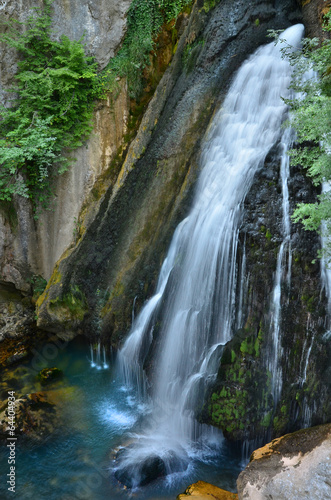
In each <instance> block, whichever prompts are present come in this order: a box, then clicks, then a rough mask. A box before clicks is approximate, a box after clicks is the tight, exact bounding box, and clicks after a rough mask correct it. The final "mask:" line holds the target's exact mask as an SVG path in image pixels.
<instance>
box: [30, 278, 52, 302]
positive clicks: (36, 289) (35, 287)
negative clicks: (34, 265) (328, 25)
mask: <svg viewBox="0 0 331 500" xmlns="http://www.w3.org/2000/svg"><path fill="white" fill-rule="evenodd" d="M27 282H28V283H30V284H31V285H32V295H33V298H34V299H35V300H37V299H38V298H39V297H40V295H41V294H42V293H43V292H44V290H45V288H46V285H47V281H46V280H45V278H43V277H42V276H39V275H36V274H34V275H33V276H32V277H31V278H28V279H27Z"/></svg>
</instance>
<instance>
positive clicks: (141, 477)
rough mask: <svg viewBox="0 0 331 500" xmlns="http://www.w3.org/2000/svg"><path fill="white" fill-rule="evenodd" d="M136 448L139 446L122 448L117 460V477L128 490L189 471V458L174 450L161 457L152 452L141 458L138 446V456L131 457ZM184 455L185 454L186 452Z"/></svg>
mask: <svg viewBox="0 0 331 500" xmlns="http://www.w3.org/2000/svg"><path fill="white" fill-rule="evenodd" d="M136 448H137V444H132V445H130V446H128V447H126V448H121V449H120V450H119V451H118V452H117V455H116V458H115V460H116V462H117V463H118V466H117V468H116V470H115V477H116V479H117V480H118V481H119V482H120V483H121V484H123V485H125V486H126V487H127V488H135V487H138V486H146V485H147V484H149V483H151V482H153V481H155V480H156V479H158V478H160V477H164V476H166V475H167V474H171V473H174V472H184V471H185V470H186V469H187V465H188V457H185V456H183V457H180V456H178V455H177V454H176V453H175V452H174V451H172V450H167V451H165V452H163V453H162V454H160V455H158V454H156V453H152V452H151V454H149V455H146V454H145V455H144V456H141V455H140V454H139V450H138V448H139V446H138V448H137V451H138V452H137V455H136V456H130V455H131V452H132V451H133V450H135V449H136ZM183 453H184V454H185V452H184V450H183ZM185 458H187V459H185Z"/></svg>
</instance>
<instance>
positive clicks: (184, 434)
mask: <svg viewBox="0 0 331 500" xmlns="http://www.w3.org/2000/svg"><path fill="white" fill-rule="evenodd" d="M302 34H303V26H302V25H296V26H293V27H291V28H289V29H288V30H286V31H285V32H284V34H283V37H284V38H286V40H287V41H288V42H289V43H290V44H291V45H294V46H296V45H298V44H299V43H300V40H301V37H302ZM290 80H291V67H290V65H289V63H288V62H287V61H286V60H283V59H282V57H281V54H280V50H279V47H278V46H275V45H274V44H273V43H271V44H268V45H266V46H264V47H261V48H259V49H258V50H257V51H256V52H255V54H253V55H252V56H251V57H250V58H249V59H248V60H247V61H246V62H245V63H244V64H243V65H242V67H241V68H240V70H239V71H238V73H237V75H236V76H235V78H234V81H233V83H232V85H231V88H230V90H229V92H228V95H227V97H226V99H225V101H224V103H223V106H222V108H221V109H220V110H219V111H218V113H217V114H216V115H215V117H214V119H213V123H212V125H211V129H210V131H209V133H208V137H207V139H206V141H205V145H204V148H203V152H202V156H201V166H202V170H201V174H200V177H199V180H198V182H197V186H196V193H195V198H194V201H193V205H192V209H191V211H190V213H189V215H188V217H187V218H186V219H185V220H183V221H182V222H181V223H180V224H179V226H178V227H177V229H176V231H175V234H174V237H173V240H172V243H171V245H170V248H169V252H168V255H167V258H166V260H165V262H164V264H163V266H162V269H161V273H160V277H159V281H158V286H157V290H156V293H155V295H154V296H153V297H152V298H151V299H150V300H149V301H148V302H147V303H146V304H145V306H144V307H143V309H142V311H141V312H140V314H139V315H138V316H137V318H136V319H135V321H134V323H133V326H132V330H131V332H130V335H129V337H128V339H127V341H126V342H125V344H124V346H123V348H122V350H121V351H120V353H119V356H118V371H119V373H120V374H121V376H122V377H123V379H124V382H125V383H126V384H136V385H138V386H140V387H141V386H142V385H144V384H145V377H144V374H143V364H144V361H145V359H146V356H147V354H148V352H149V349H150V346H151V344H152V341H153V335H154V336H155V335H157V346H156V347H155V348H154V350H153V367H154V370H153V378H152V380H151V381H150V383H151V389H150V391H149V397H150V412H149V413H148V415H146V418H145V420H144V421H143V423H142V427H141V432H140V433H139V435H138V434H137V435H136V436H135V439H134V441H133V443H131V444H130V446H128V447H127V448H125V449H123V450H122V453H121V455H120V457H119V463H118V465H117V477H118V478H119V479H120V480H121V479H123V471H128V470H130V484H129V486H132V487H135V486H139V485H143V484H146V481H147V479H146V475H148V473H149V471H150V470H151V469H152V468H153V470H156V474H157V476H162V475H168V474H172V473H182V472H183V471H185V470H186V469H187V467H188V464H189V463H190V460H191V459H192V457H195V456H197V455H199V457H205V456H208V454H209V453H210V452H211V451H210V450H211V449H212V448H213V446H214V445H215V442H217V443H220V441H221V438H220V435H219V434H217V433H216V431H215V430H212V429H211V428H209V427H207V426H202V425H199V424H198V423H197V421H196V420H195V418H194V417H195V410H196V408H197V405H198V402H199V401H201V398H202V396H203V391H204V388H205V384H206V383H208V380H210V378H212V377H213V376H215V374H216V372H217V369H218V361H219V358H220V354H221V352H222V346H223V345H224V344H226V343H227V342H228V341H229V340H230V339H231V336H232V329H233V328H234V326H235V319H236V304H235V290H236V281H237V275H238V270H237V262H236V261H237V247H238V225H239V223H240V217H241V211H242V204H243V201H244V199H245V197H246V195H247V193H248V191H249V189H250V188H251V186H252V183H253V179H254V176H255V174H256V172H257V171H258V170H259V169H260V168H262V166H263V164H264V160H265V158H266V156H267V154H268V152H269V151H270V149H271V148H272V147H273V146H274V144H275V143H276V142H277V141H278V140H279V139H280V137H281V134H282V132H281V124H282V122H283V120H284V119H285V118H286V113H287V108H286V105H285V104H284V102H283V100H282V99H281V97H287V96H288V86H289V84H290ZM285 142H286V141H285ZM284 148H285V150H286V149H287V144H286V145H285V146H284ZM284 168H286V165H284ZM284 183H285V181H284ZM284 183H283V189H286V188H287V185H285V184H286V183H285V184H284ZM285 198H286V196H284V200H285ZM284 203H288V200H287V198H286V200H285V201H284ZM283 224H284V230H285V239H286V241H285V242H284V244H283V247H282V248H281V250H280V257H279V261H280V267H281V265H282V263H283V260H284V259H283V253H284V251H285V247H287V249H289V221H288V215H286V216H284V221H283ZM289 260H290V258H289ZM244 274H245V273H244V272H241V273H239V278H238V279H244ZM288 274H289V273H288ZM288 279H290V275H289V277H288ZM275 294H276V291H275ZM239 306H240V305H239ZM276 321H278V320H277V318H274V322H276ZM156 325H157V333H156V331H155V329H156ZM276 328H277V325H275V329H276ZM277 349H278V345H276V340H275V345H274V354H275V360H276V361H277V359H278V358H277ZM276 358H277V359H276ZM275 360H271V361H270V362H271V363H272V362H275V363H276V361H275ZM140 390H141V394H142V397H145V398H147V394H146V390H143V389H140ZM275 391H276V389H275ZM276 392H278V389H277V391H276ZM275 397H276V395H275ZM215 433H216V434H215ZM152 464H153V467H152Z"/></svg>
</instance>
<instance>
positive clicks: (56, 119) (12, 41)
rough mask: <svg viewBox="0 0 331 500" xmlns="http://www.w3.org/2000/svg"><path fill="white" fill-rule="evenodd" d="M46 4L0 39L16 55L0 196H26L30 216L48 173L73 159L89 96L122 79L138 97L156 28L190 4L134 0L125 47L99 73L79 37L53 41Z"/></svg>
mask: <svg viewBox="0 0 331 500" xmlns="http://www.w3.org/2000/svg"><path fill="white" fill-rule="evenodd" d="M52 1H53V0H44V1H43V8H42V9H34V13H33V15H31V16H30V17H29V18H28V19H27V21H26V22H24V23H19V22H18V21H11V22H10V23H8V26H7V28H8V29H7V31H6V33H5V34H3V35H1V37H0V39H1V41H2V42H5V43H7V44H8V45H10V46H11V47H14V48H15V49H16V50H17V51H18V54H19V58H20V60H19V63H18V71H17V74H16V75H15V84H14V86H13V87H12V88H11V89H10V90H9V92H10V93H11V96H12V99H11V103H10V106H9V107H8V108H4V107H2V109H1V116H2V120H1V122H0V164H1V171H0V201H1V200H4V201H10V200H12V198H13V195H15V194H17V195H20V196H23V197H25V198H30V199H31V200H32V201H33V204H34V208H35V210H36V213H38V211H39V210H40V209H41V208H46V207H47V206H48V205H49V199H50V197H51V196H52V187H51V186H52V179H53V177H54V176H55V175H58V174H61V173H63V172H65V171H66V170H67V169H68V166H69V164H70V163H71V162H72V161H73V158H70V157H69V156H68V152H70V151H72V150H74V149H76V148H77V147H78V146H80V145H82V142H83V141H84V140H85V139H86V138H87V137H88V135H89V133H90V131H91V129H92V124H91V119H92V111H93V101H94V99H95V98H101V99H102V98H106V96H107V93H108V92H114V93H115V92H116V90H117V89H118V88H119V85H118V81H119V80H120V78H122V77H125V78H127V81H128V85H129V90H130V94H131V96H132V97H135V98H137V97H138V96H139V95H140V93H141V91H142V89H143V70H144V68H145V67H146V66H147V65H148V64H149V63H150V53H151V51H152V50H154V48H155V39H156V37H157V34H158V33H159V32H160V29H161V26H162V25H163V23H166V22H169V21H170V20H172V19H175V18H177V16H178V14H179V12H180V11H181V10H182V9H183V8H184V7H185V6H186V5H188V4H189V3H190V2H191V0H158V1H156V0H133V2H132V4H131V6H130V9H129V12H128V16H127V34H126V38H125V41H124V43H123V46H122V48H121V50H120V51H119V53H118V54H117V56H116V57H114V58H113V59H112V60H111V62H110V64H109V66H108V67H107V68H106V69H105V70H104V71H102V72H101V73H99V74H98V73H97V65H96V63H95V62H94V60H93V58H91V57H87V56H86V55H85V52H84V44H83V39H81V40H79V41H71V40H69V38H68V37H66V36H62V37H61V38H60V40H59V41H56V40H53V39H52V38H54V34H53V33H52V30H51V4H52Z"/></svg>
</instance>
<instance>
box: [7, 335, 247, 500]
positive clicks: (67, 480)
mask: <svg viewBox="0 0 331 500" xmlns="http://www.w3.org/2000/svg"><path fill="white" fill-rule="evenodd" d="M107 361H108V364H109V368H108V369H99V370H98V369H97V368H96V367H91V361H90V349H89V346H88V345H87V343H86V342H85V341H84V340H83V339H76V340H74V341H73V342H72V343H71V344H70V345H69V347H68V348H67V349H66V350H63V351H60V352H59V354H58V356H57V357H56V358H54V359H52V361H51V363H50V362H48V363H41V364H40V365H39V368H40V369H41V368H43V367H46V366H48V367H50V366H56V367H58V368H60V369H62V370H63V372H64V375H65V377H64V379H63V381H60V382H56V383H54V384H52V385H51V386H46V387H44V388H41V386H40V384H39V383H38V382H37V381H36V380H35V375H36V371H34V370H33V369H32V368H31V363H25V364H23V366H22V367H21V368H20V369H19V370H20V372H19V373H20V383H21V389H19V388H17V389H15V390H16V393H17V394H24V393H27V392H34V391H40V390H50V391H51V392H53V391H55V392H56V391H58V394H59V397H61V398H62V400H63V399H64V400H65V401H66V403H65V405H64V407H63V408H62V411H63V413H64V416H65V426H63V427H62V428H61V429H60V432H58V433H56V434H55V435H54V436H53V437H52V436H49V437H47V436H45V439H43V441H42V442H41V443H40V444H32V443H29V442H28V441H26V440H25V439H24V438H23V437H22V436H18V440H17V448H16V457H17V463H16V494H15V495H14V494H12V493H10V492H8V491H7V490H6V479H5V477H6V474H7V473H8V472H9V470H8V468H9V466H8V463H7V459H8V452H7V450H6V448H5V445H4V444H3V443H1V445H0V471H1V481H0V498H1V499H3V498H4V499H7V498H8V499H9V498H18V499H20V500H26V499H30V498H31V499H34V500H39V499H48V500H69V499H70V500H75V499H88V500H102V499H106V498H107V499H110V500H125V499H129V498H135V499H139V500H145V499H146V500H147V499H153V500H166V499H173V500H174V498H176V495H177V494H178V493H181V492H183V491H184V490H185V488H186V487H187V486H188V485H189V484H191V483H192V482H195V481H197V480H199V479H201V480H206V481H209V482H212V483H214V484H217V485H218V486H220V487H223V488H225V489H229V490H232V491H234V490H235V481H236V478H237V476H238V474H239V472H240V470H241V468H242V464H241V461H240V456H239V454H238V453H236V452H235V451H231V450H229V449H226V448H224V449H221V450H220V451H218V453H217V455H215V456H214V457H213V458H209V460H207V461H206V462H203V461H200V460H192V462H191V464H190V467H189V470H188V471H187V473H186V474H185V475H183V476H181V477H171V478H168V479H166V480H158V481H155V482H154V483H152V484H151V485H149V486H147V487H144V488H140V489H135V490H133V491H131V492H130V491H129V490H125V489H123V488H122V487H120V486H119V485H118V482H117V481H116V479H115V478H114V475H113V470H112V464H113V450H114V449H116V448H117V447H118V446H119V444H120V443H121V444H123V443H126V442H128V441H129V440H130V439H132V436H137V433H139V432H140V425H141V419H142V417H144V416H145V415H146V413H148V411H149V409H148V407H147V405H145V406H143V405H140V404H139V402H138V400H137V395H136V394H135V393H134V392H133V391H129V390H127V389H126V388H124V387H123V386H121V385H120V384H119V383H118V380H115V379H114V367H113V363H112V362H111V360H110V359H109V356H108V354H107ZM101 362H102V363H103V355H101ZM12 376H16V377H18V372H16V369H15V368H14V369H11V370H10V371H8V372H7V373H6V374H5V376H4V377H3V380H4V379H5V378H11V377H12Z"/></svg>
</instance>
